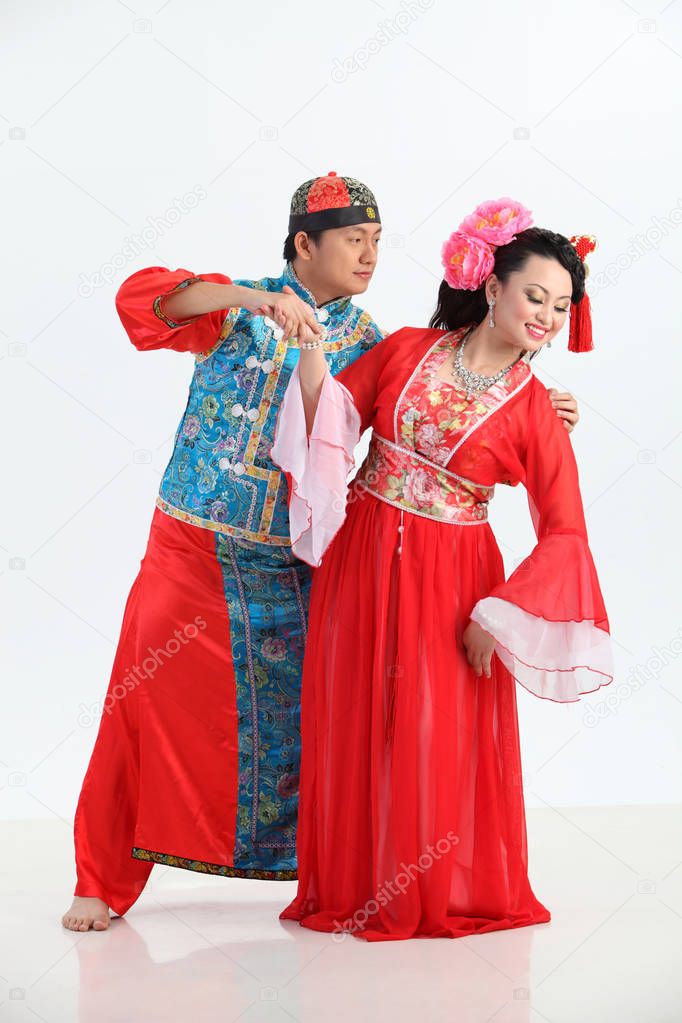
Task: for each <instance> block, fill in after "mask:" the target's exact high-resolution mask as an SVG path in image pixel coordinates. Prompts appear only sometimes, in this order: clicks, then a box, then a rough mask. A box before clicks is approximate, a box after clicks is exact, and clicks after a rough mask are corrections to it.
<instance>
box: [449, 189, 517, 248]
mask: <svg viewBox="0 0 682 1023" xmlns="http://www.w3.org/2000/svg"><path fill="white" fill-rule="evenodd" d="M532 223H533V217H532V215H531V212H530V210H527V209H526V207H525V206H522V205H521V203H520V202H516V200H515V199H510V198H509V197H508V196H505V197H504V198H502V199H488V200H486V202H482V203H481V204H480V206H477V207H476V209H475V210H474V212H473V213H470V214H469V216H468V217H465V218H464V220H463V221H462V223H461V224H460V225H459V230H460V231H462V232H463V233H464V234H468V235H471V236H472V237H474V238H480V239H481V241H484V242H488V243H489V244H490V245H495V246H498V245H506V244H507V243H508V242H511V241H513V240H514V238H515V237H516V235H517V234H518V233H519V231H525V229H526V228H527V227H530V226H531V224H532Z"/></svg>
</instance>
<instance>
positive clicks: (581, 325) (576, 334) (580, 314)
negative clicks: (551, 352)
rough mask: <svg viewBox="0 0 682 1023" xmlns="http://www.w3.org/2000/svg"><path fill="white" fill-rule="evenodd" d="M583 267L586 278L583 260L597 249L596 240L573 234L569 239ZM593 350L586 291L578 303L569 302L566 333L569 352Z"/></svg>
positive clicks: (589, 310)
mask: <svg viewBox="0 0 682 1023" xmlns="http://www.w3.org/2000/svg"><path fill="white" fill-rule="evenodd" d="M569 241H570V243H571V245H572V246H573V248H574V249H575V250H576V252H577V253H578V255H579V256H580V259H581V261H582V263H583V266H584V267H585V277H587V275H588V273H589V272H590V271H589V267H588V266H587V264H586V263H585V259H586V257H587V256H588V254H589V253H590V252H594V250H595V249H596V247H597V239H596V238H595V237H594V235H593V234H574V235H572V236H571V238H570V239H569ZM593 348H594V344H593V342H592V310H591V308H590V299H589V296H588V294H587V289H585V293H584V295H583V297H582V298H581V299H580V301H579V302H571V319H570V324H569V333H568V350H569V352H591V351H592V349H593Z"/></svg>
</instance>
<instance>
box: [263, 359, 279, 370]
mask: <svg viewBox="0 0 682 1023" xmlns="http://www.w3.org/2000/svg"><path fill="white" fill-rule="evenodd" d="M260 368H261V369H262V370H263V372H264V373H272V371H273V369H274V368H275V364H274V362H273V361H272V359H266V360H265V362H261V365H260Z"/></svg>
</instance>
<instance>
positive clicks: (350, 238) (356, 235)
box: [301, 224, 381, 302]
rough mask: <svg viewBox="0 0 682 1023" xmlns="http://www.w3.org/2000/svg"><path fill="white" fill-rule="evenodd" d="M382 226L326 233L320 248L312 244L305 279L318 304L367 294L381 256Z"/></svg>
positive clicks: (364, 225) (344, 229)
mask: <svg viewBox="0 0 682 1023" xmlns="http://www.w3.org/2000/svg"><path fill="white" fill-rule="evenodd" d="M380 237H381V224H358V225H357V226H354V227H335V228H331V229H329V230H327V231H325V232H324V233H323V234H322V235H321V236H320V238H319V239H318V244H315V243H309V244H308V246H307V252H305V253H304V254H301V255H305V256H307V257H308V258H307V259H306V260H305V262H304V266H305V272H306V276H307V277H308V278H309V280H310V282H311V284H312V290H313V291H314V292H315V294H316V295H317V296H318V302H328V301H330V300H331V299H332V298H339V297H340V296H342V295H361V294H363V292H365V291H367V288H368V287H369V282H370V281H371V279H372V275H373V273H374V268H375V267H376V264H377V259H378V256H379V238H380Z"/></svg>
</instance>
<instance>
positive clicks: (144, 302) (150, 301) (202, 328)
mask: <svg viewBox="0 0 682 1023" xmlns="http://www.w3.org/2000/svg"><path fill="white" fill-rule="evenodd" d="M195 281H208V282H210V283H211V284H232V280H231V279H230V278H229V277H225V275H224V274H201V276H196V275H195V274H193V273H191V272H190V271H189V270H182V269H180V270H167V269H166V268H165V267H163V266H150V267H147V269H146V270H138V271H137V273H134V274H133V275H132V276H131V277H128V279H127V280H125V281H124V282H123V284H122V285H121V287H120V288H119V290H118V293H117V295H116V311H117V312H118V315H119V317H120V318H121V323H122V324H123V326H124V328H125V331H126V334H127V335H128V337H129V338H130V340H131V341H132V343H133V344H134V345H135V347H136V348H137V349H138V350H139V351H141V352H146V351H152V350H154V349H156V348H173V349H174V350H175V351H176V352H193V353H194V354H195V355H198V354H199V353H200V352H205V351H208V349H210V348H211V347H212V346H213V345H214V344H215V342H216V340H217V338H218V336H219V334H220V331H221V329H222V326H223V323H224V322H225V317H226V316H227V314H228V310H227V309H218V310H216V311H214V312H210V313H203V314H202V315H201V316H194V317H192V319H190V320H183V321H182V322H181V323H176V322H175V320H171V319H169V318H168V317H167V316H166V314H165V313H164V311H163V300H164V298H167V297H168V296H169V295H172V294H173V292H175V291H180V290H181V289H182V288H187V287H189V286H190V285H191V284H194V283H195Z"/></svg>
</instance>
